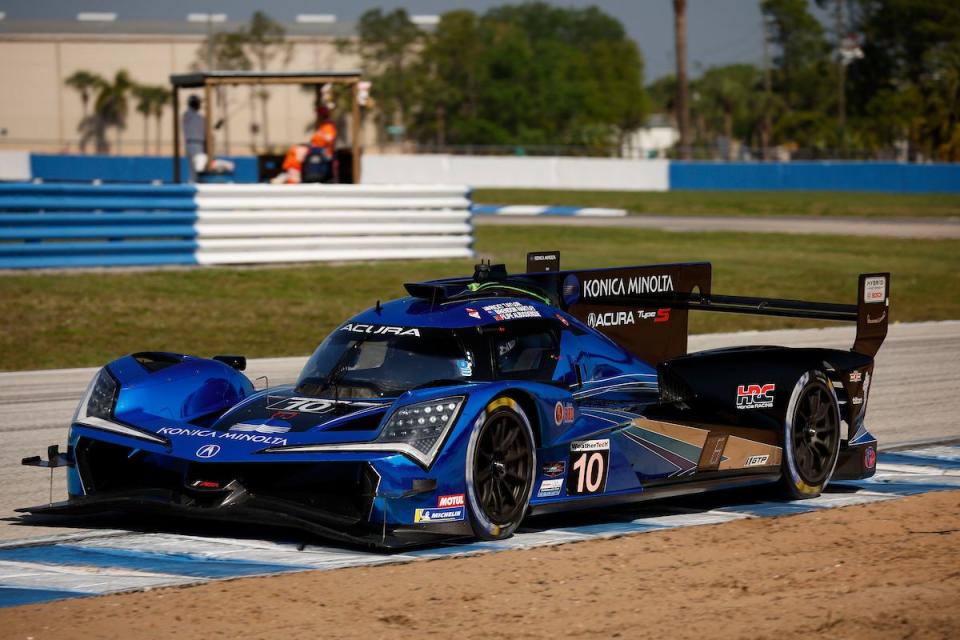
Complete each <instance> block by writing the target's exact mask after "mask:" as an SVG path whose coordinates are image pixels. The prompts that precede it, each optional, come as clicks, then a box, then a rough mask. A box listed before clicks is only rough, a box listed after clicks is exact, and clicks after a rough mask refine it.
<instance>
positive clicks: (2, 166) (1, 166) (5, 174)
mask: <svg viewBox="0 0 960 640" xmlns="http://www.w3.org/2000/svg"><path fill="white" fill-rule="evenodd" d="M32 177H33V176H32V175H31V171H30V152H29V151H0V181H7V180H10V181H16V182H22V181H26V180H30V179H31V178H32Z"/></svg>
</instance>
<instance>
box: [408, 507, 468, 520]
mask: <svg viewBox="0 0 960 640" xmlns="http://www.w3.org/2000/svg"><path fill="white" fill-rule="evenodd" d="M460 520H463V507H453V508H450V509H417V510H416V512H415V513H414V514H413V521H414V522H418V523H419V522H423V523H434V522H457V521H460Z"/></svg>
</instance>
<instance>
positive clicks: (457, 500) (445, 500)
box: [437, 493, 463, 509]
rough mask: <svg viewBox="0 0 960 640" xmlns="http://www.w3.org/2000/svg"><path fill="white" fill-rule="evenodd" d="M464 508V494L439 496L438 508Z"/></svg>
mask: <svg viewBox="0 0 960 640" xmlns="http://www.w3.org/2000/svg"><path fill="white" fill-rule="evenodd" d="M462 506H463V494H462V493H457V494H454V495H452V496H437V508H438V509H443V508H444V507H462Z"/></svg>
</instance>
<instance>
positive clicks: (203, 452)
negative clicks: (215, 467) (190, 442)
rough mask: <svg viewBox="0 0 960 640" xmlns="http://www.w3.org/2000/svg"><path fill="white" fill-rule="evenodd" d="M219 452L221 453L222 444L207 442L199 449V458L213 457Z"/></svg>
mask: <svg viewBox="0 0 960 640" xmlns="http://www.w3.org/2000/svg"><path fill="white" fill-rule="evenodd" d="M218 453H220V445H218V444H205V445H203V446H202V447H200V448H199V449H197V457H198V458H212V457H214V456H215V455H217V454H218Z"/></svg>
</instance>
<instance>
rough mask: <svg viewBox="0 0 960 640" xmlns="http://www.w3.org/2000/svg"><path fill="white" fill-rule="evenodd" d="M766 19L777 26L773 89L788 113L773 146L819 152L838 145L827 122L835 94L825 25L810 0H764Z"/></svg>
mask: <svg viewBox="0 0 960 640" xmlns="http://www.w3.org/2000/svg"><path fill="white" fill-rule="evenodd" d="M760 8H761V10H762V12H763V14H764V17H765V18H766V19H767V20H769V21H770V23H771V24H772V26H773V40H774V43H775V45H776V48H777V52H778V53H777V55H776V56H775V57H774V74H773V85H774V91H775V93H777V94H778V95H779V96H780V98H781V99H782V101H783V103H784V106H785V113H784V114H783V115H782V116H781V117H780V118H778V120H777V121H776V123H775V126H774V130H773V142H780V143H784V142H790V143H793V144H795V145H799V146H800V147H805V148H817V147H825V146H829V145H831V144H833V143H835V141H836V140H835V133H836V132H835V129H834V128H833V127H831V126H830V125H829V123H828V122H827V120H828V118H829V116H828V113H829V112H830V110H831V109H832V108H833V105H834V104H835V98H836V94H835V93H834V91H833V84H832V83H831V82H830V80H831V78H833V77H834V72H833V70H832V68H831V63H830V43H829V42H828V41H827V38H826V33H825V31H824V28H823V25H822V24H820V22H819V21H818V20H817V19H816V18H815V17H814V16H813V14H812V13H810V6H809V3H808V2H807V0H761V3H760Z"/></svg>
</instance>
